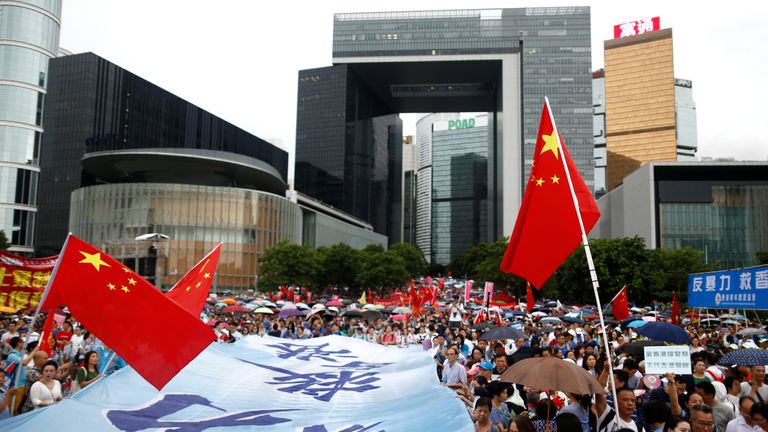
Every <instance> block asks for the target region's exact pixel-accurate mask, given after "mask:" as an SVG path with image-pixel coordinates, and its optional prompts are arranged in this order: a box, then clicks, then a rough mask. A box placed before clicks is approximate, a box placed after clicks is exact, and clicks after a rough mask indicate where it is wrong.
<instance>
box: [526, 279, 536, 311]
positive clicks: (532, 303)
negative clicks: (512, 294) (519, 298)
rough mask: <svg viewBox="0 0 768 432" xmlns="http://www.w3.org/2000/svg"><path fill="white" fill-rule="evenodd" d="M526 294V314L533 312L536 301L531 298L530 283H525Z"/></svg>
mask: <svg viewBox="0 0 768 432" xmlns="http://www.w3.org/2000/svg"><path fill="white" fill-rule="evenodd" d="M525 286H526V290H527V292H526V293H525V302H526V308H527V309H528V313H531V311H532V310H533V307H534V306H535V305H536V300H535V299H534V298H533V291H532V290H531V283H530V282H527V283H526V284H525Z"/></svg>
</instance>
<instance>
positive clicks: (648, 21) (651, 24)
mask: <svg viewBox="0 0 768 432" xmlns="http://www.w3.org/2000/svg"><path fill="white" fill-rule="evenodd" d="M660 29H661V20H660V18H659V17H653V18H645V19H641V20H637V21H630V22H626V23H624V24H616V25H615V26H613V38H614V39H619V38H623V37H627V36H637V35H639V34H643V33H648V32H653V31H659V30H660Z"/></svg>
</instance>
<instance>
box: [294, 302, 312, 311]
mask: <svg viewBox="0 0 768 432" xmlns="http://www.w3.org/2000/svg"><path fill="white" fill-rule="evenodd" d="M295 306H296V309H301V310H309V306H307V304H306V303H296V305H295Z"/></svg>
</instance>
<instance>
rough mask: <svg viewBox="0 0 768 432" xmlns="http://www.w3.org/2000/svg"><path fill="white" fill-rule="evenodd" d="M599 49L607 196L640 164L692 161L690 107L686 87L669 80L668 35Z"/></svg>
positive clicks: (633, 39)
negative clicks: (602, 58)
mask: <svg viewBox="0 0 768 432" xmlns="http://www.w3.org/2000/svg"><path fill="white" fill-rule="evenodd" d="M604 45H605V79H604V85H605V132H606V153H607V170H606V185H607V189H608V190H609V191H610V190H612V189H613V188H615V187H616V186H617V185H618V184H619V183H620V182H621V180H622V179H624V177H626V176H627V175H629V174H630V173H631V172H633V171H635V170H636V169H637V168H639V167H640V166H642V165H644V164H646V163H649V162H671V161H676V160H686V159H687V160H690V159H693V157H694V155H695V152H696V148H697V144H696V111H695V110H696V107H695V105H694V104H693V98H692V94H691V86H690V81H686V80H676V79H675V77H674V62H673V44H672V29H663V30H659V31H653V32H647V33H643V34H640V35H636V36H629V37H624V38H620V39H613V40H607V41H605V43H604ZM683 83H687V84H688V85H687V86H684V85H682V84H683Z"/></svg>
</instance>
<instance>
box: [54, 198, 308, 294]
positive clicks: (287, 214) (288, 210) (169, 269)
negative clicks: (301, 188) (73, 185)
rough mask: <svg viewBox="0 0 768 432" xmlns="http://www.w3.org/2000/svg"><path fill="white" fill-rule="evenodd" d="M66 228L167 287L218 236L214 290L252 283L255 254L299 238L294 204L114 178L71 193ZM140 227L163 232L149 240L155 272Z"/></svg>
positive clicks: (297, 210) (299, 221)
mask: <svg viewBox="0 0 768 432" xmlns="http://www.w3.org/2000/svg"><path fill="white" fill-rule="evenodd" d="M71 202H72V208H71V211H70V217H69V228H70V230H71V231H72V232H73V233H77V235H78V236H80V237H82V238H84V239H88V241H89V242H91V243H92V244H93V245H94V246H96V247H99V248H103V250H105V251H106V252H107V253H108V254H109V255H111V256H113V257H115V258H117V259H119V260H122V261H123V262H125V263H126V264H127V265H128V266H130V267H133V268H137V269H139V271H140V273H141V274H142V275H147V274H148V273H149V274H152V276H150V277H149V279H150V280H152V281H154V282H155V283H156V284H157V285H158V286H163V287H165V288H169V287H171V286H173V284H174V283H175V282H176V281H177V280H178V278H180V277H181V276H182V275H183V274H184V273H185V272H186V271H187V270H189V269H190V268H192V267H193V266H194V265H195V263H197V261H198V260H200V259H201V258H202V257H203V256H205V254H207V253H208V252H210V251H211V249H213V248H214V247H215V246H216V245H217V244H218V243H219V242H223V243H224V247H223V248H222V251H221V255H220V256H219V266H218V268H217V270H216V276H215V277H216V280H215V284H216V287H217V289H218V290H224V289H246V288H253V287H254V286H255V284H256V282H257V279H256V277H257V276H256V275H257V274H258V270H259V265H258V257H259V255H261V254H263V253H264V251H265V250H266V248H267V247H269V246H272V245H274V244H277V243H279V242H281V241H289V242H292V243H296V244H301V240H302V239H301V232H302V215H301V209H300V208H299V206H298V205H296V204H295V203H292V202H291V201H289V200H287V199H286V198H284V197H282V196H278V195H273V194H270V193H267V192H263V191H256V190H248V189H240V188H234V187H217V186H204V185H193V184H164V183H115V184H105V185H96V186H88V187H83V188H80V189H77V190H75V191H74V193H73V194H72V201H71ZM147 232H158V233H163V234H166V235H168V236H169V237H170V239H169V240H168V241H159V242H155V244H154V246H155V247H156V249H157V252H156V253H157V257H156V263H155V264H156V265H155V271H154V272H152V271H149V272H147V271H146V270H144V269H142V268H141V267H143V266H142V264H143V263H144V262H145V260H146V257H147V256H148V255H147V249H148V248H149V246H150V243H149V242H137V241H135V240H134V238H135V237H136V236H138V235H140V234H144V233H147Z"/></svg>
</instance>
